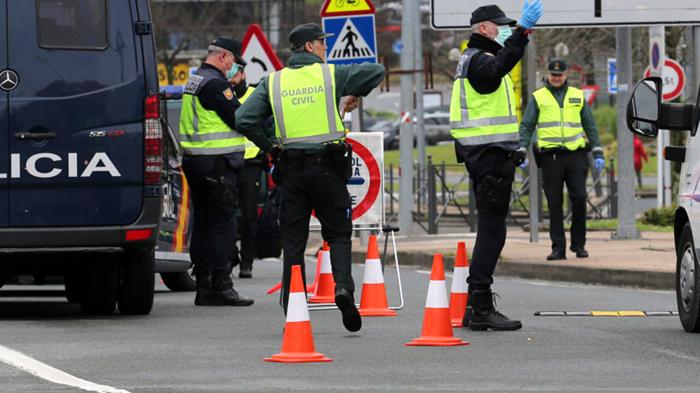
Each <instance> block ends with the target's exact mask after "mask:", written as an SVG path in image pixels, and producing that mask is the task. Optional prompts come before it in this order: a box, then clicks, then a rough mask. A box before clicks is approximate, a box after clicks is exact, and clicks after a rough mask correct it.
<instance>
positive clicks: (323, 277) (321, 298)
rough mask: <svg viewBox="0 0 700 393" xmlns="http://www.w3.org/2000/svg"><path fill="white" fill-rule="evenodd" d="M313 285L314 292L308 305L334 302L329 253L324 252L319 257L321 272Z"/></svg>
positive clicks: (333, 282) (333, 285) (333, 284)
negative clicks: (314, 286) (314, 285)
mask: <svg viewBox="0 0 700 393" xmlns="http://www.w3.org/2000/svg"><path fill="white" fill-rule="evenodd" d="M329 250H330V249H329ZM315 284H316V288H315V289H316V291H315V292H314V295H313V296H312V297H311V298H309V303H334V302H335V280H333V270H332V269H331V252H330V251H326V252H324V253H322V255H321V271H320V274H319V275H318V278H317V279H316V283H315Z"/></svg>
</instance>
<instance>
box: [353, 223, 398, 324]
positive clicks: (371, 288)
mask: <svg viewBox="0 0 700 393" xmlns="http://www.w3.org/2000/svg"><path fill="white" fill-rule="evenodd" d="M360 315H362V316H363V317H393V316H396V311H394V310H390V309H389V304H388V302H387V300H386V288H385V287H384V275H383V274H382V263H381V261H380V260H379V248H377V237H376V236H375V235H370V237H369V244H368V245H367V261H366V265H365V278H364V280H363V283H362V298H361V300H360Z"/></svg>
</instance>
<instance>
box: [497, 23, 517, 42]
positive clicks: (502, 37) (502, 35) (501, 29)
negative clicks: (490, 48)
mask: <svg viewBox="0 0 700 393" xmlns="http://www.w3.org/2000/svg"><path fill="white" fill-rule="evenodd" d="M512 34H513V32H512V31H511V30H510V27H508V26H498V35H497V36H496V38H494V40H495V41H496V42H498V43H499V44H501V46H506V40H507V39H508V37H510V36H511V35H512Z"/></svg>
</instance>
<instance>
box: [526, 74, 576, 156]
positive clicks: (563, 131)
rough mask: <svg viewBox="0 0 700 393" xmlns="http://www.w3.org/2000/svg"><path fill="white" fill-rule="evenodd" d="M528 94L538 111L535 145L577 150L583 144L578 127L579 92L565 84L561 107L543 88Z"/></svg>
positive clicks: (541, 147) (544, 147)
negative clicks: (533, 100) (532, 97)
mask: <svg viewBox="0 0 700 393" xmlns="http://www.w3.org/2000/svg"><path fill="white" fill-rule="evenodd" d="M532 95H533V96H534V97H535V102H536V103H537V107H538V108H539V112H540V114H539V117H538V119H537V147H538V148H540V149H552V148H557V147H565V148H567V149H568V150H578V149H581V148H583V147H585V146H586V138H585V136H586V135H585V133H584V131H583V127H582V126H581V109H583V104H584V99H585V97H584V95H583V91H581V90H579V89H577V88H575V87H571V86H569V87H568V89H567V91H566V95H565V96H564V107H563V108H562V107H560V106H559V103H558V102H557V99H556V98H555V97H554V95H552V92H551V91H549V89H548V88H547V87H543V88H540V89H538V90H537V91H535V92H534V93H532Z"/></svg>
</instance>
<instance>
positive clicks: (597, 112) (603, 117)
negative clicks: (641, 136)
mask: <svg viewBox="0 0 700 393" xmlns="http://www.w3.org/2000/svg"><path fill="white" fill-rule="evenodd" d="M593 118H594V119H595V124H596V126H598V133H599V134H600V136H601V138H602V137H603V136H604V135H612V136H613V139H617V110H616V109H615V108H613V107H611V106H608V105H601V106H599V107H598V108H596V109H594V110H593Z"/></svg>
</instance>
